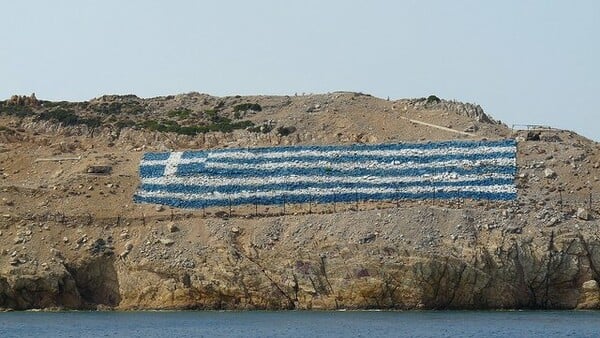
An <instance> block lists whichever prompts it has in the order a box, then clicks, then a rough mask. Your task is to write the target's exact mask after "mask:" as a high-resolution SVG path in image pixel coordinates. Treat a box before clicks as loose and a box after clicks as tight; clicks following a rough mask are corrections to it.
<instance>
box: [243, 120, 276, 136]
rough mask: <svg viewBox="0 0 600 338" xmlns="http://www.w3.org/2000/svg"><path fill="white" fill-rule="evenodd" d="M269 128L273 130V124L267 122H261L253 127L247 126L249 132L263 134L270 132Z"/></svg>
mask: <svg viewBox="0 0 600 338" xmlns="http://www.w3.org/2000/svg"><path fill="white" fill-rule="evenodd" d="M271 130H273V126H272V125H271V124H269V123H263V124H261V125H259V126H254V127H251V128H248V131H250V132H253V133H263V134H268V133H270V132H271Z"/></svg>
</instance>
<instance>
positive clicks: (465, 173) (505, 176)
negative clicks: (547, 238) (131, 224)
mask: <svg viewBox="0 0 600 338" xmlns="http://www.w3.org/2000/svg"><path fill="white" fill-rule="evenodd" d="M515 172H516V144H515V141H514V140H501V141H447V142H433V143H397V144H379V145H345V146H290V147H271V148H240V149H219V150H207V151H183V152H165V153H146V154H144V156H143V158H142V161H141V163H140V178H141V185H140V187H139V189H138V191H137V193H136V194H135V196H134V199H135V201H136V202H139V203H155V204H163V205H169V206H174V207H181V208H202V207H211V206H224V205H229V204H231V205H239V204H255V203H256V204H263V205H266V204H279V203H304V202H319V203H328V202H352V201H357V200H360V201H362V200H399V199H429V198H438V199H452V198H471V199H486V200H512V199H514V198H515V197H516V188H515V185H514V177H515Z"/></svg>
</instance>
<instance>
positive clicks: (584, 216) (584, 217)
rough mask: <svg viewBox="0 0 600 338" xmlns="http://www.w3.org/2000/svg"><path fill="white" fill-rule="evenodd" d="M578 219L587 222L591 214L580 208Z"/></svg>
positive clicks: (577, 214)
mask: <svg viewBox="0 0 600 338" xmlns="http://www.w3.org/2000/svg"><path fill="white" fill-rule="evenodd" d="M576 216H577V218H579V219H582V220H584V221H587V220H589V219H590V214H589V213H588V211H587V209H585V208H578V209H577V213H576Z"/></svg>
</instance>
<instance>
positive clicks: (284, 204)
mask: <svg viewBox="0 0 600 338" xmlns="http://www.w3.org/2000/svg"><path fill="white" fill-rule="evenodd" d="M283 214H284V215H285V194H284V195H283Z"/></svg>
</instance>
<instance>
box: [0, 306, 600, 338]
mask: <svg viewBox="0 0 600 338" xmlns="http://www.w3.org/2000/svg"><path fill="white" fill-rule="evenodd" d="M540 336H541V337H544V338H548V337H599V336H600V312H593V311H589V312H588V311H495V312H487V311H416V312H415V311H407V312H387V311H356V312H355V311H348V312H340V311H336V312H327V311H289V312H277V311H274V312H270V311H251V312H229V311H227V312H218V311H198V312H192V311H190V312H179V311H177V312H7V313H0V337H3V338H7V337H145V338H151V337H369V338H373V337H540Z"/></svg>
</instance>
